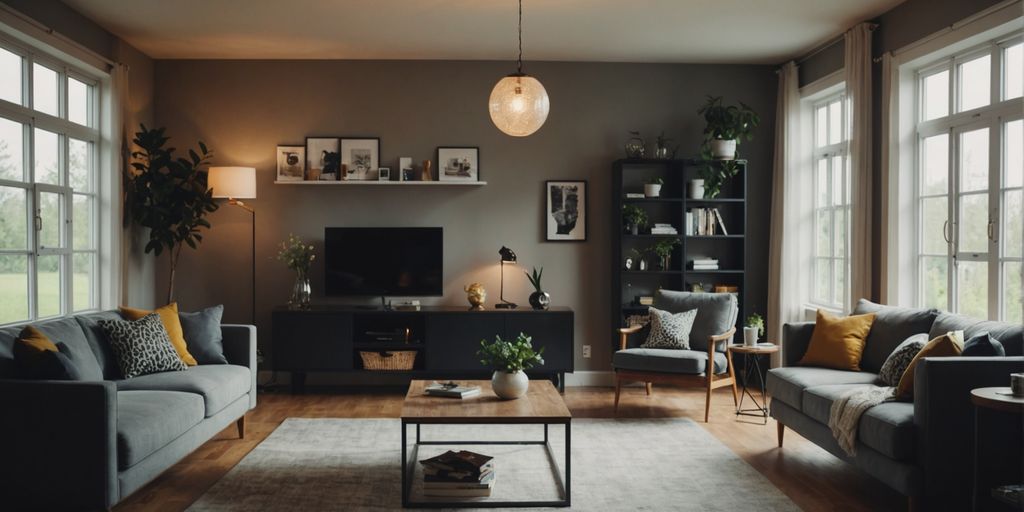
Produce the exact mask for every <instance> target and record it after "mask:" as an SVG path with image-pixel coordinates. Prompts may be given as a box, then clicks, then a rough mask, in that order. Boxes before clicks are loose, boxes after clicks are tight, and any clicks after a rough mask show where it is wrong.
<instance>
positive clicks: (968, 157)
mask: <svg viewBox="0 0 1024 512" xmlns="http://www.w3.org/2000/svg"><path fill="white" fill-rule="evenodd" d="M960 190H962V191H964V192H969V191H971V190H988V128H982V129H980V130H974V131H973V132H965V133H962V134H960Z"/></svg>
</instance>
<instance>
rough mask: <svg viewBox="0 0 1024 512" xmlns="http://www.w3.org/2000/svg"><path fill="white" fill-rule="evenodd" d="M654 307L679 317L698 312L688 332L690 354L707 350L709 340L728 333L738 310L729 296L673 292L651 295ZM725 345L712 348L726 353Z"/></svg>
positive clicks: (734, 298) (721, 344)
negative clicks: (689, 312)
mask: <svg viewBox="0 0 1024 512" xmlns="http://www.w3.org/2000/svg"><path fill="white" fill-rule="evenodd" d="M654 307H655V308H658V309H661V310H664V311H670V312H672V313H681V312H683V311H689V310H691V309H696V310H697V316H696V317H695V318H694V320H693V329H691V330H690V348H691V349H693V350H703V351H705V352H706V351H707V349H708V343H709V341H708V339H709V338H711V337H712V336H715V335H718V334H723V333H725V332H728V331H729V329H732V328H733V327H735V326H736V317H737V316H738V315H739V306H738V305H737V302H736V297H735V296H734V295H733V294H731V293H691V292H679V291H672V290H658V292H657V293H656V294H655V295H654ZM726 345H727V343H720V344H719V346H716V347H715V350H718V351H719V352H725V347H726Z"/></svg>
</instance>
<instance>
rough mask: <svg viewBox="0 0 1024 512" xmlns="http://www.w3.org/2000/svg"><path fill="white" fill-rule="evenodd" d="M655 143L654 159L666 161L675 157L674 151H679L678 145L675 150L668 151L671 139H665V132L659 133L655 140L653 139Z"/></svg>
mask: <svg viewBox="0 0 1024 512" xmlns="http://www.w3.org/2000/svg"><path fill="white" fill-rule="evenodd" d="M655 141H656V143H657V146H655V148H654V158H658V159H660V160H668V159H670V158H673V157H675V155H676V151H678V150H679V146H678V145H677V146H676V147H675V148H672V149H671V150H670V149H669V144H671V143H672V139H670V138H668V137H666V136H665V132H661V134H660V135H658V137H657V138H655Z"/></svg>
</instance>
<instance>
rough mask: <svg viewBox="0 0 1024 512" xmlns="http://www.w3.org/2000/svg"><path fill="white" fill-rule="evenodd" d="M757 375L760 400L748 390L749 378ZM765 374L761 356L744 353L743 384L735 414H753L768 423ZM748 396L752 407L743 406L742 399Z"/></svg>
mask: <svg viewBox="0 0 1024 512" xmlns="http://www.w3.org/2000/svg"><path fill="white" fill-rule="evenodd" d="M755 375H756V376H757V381H756V383H757V384H758V385H760V386H761V401H760V402H759V401H758V399H757V397H756V396H754V394H753V393H751V392H750V382H751V381H750V379H751V378H753V377H754V376H755ZM764 381H765V374H764V372H763V371H762V370H761V356H760V355H758V354H745V357H744V358H743V385H742V387H741V391H740V403H739V404H737V405H736V416H755V417H759V418H761V419H762V420H763V421H764V424H765V425H767V424H768V394H767V391H766V389H765V382H764ZM746 397H750V401H751V402H753V403H754V407H750V408H746V409H744V408H743V400H744V399H745V398H746Z"/></svg>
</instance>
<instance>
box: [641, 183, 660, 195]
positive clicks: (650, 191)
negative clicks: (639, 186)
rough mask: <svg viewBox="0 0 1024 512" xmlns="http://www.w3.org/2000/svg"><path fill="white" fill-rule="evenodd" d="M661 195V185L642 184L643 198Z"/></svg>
mask: <svg viewBox="0 0 1024 512" xmlns="http://www.w3.org/2000/svg"><path fill="white" fill-rule="evenodd" d="M660 195H661V184H660V183H645V184H644V197H658V196H660Z"/></svg>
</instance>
